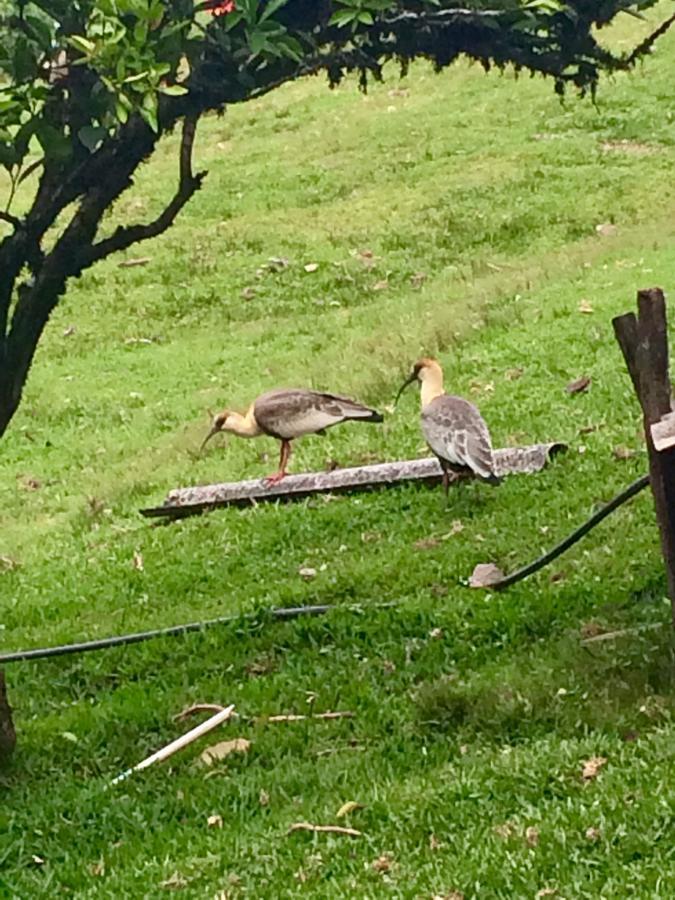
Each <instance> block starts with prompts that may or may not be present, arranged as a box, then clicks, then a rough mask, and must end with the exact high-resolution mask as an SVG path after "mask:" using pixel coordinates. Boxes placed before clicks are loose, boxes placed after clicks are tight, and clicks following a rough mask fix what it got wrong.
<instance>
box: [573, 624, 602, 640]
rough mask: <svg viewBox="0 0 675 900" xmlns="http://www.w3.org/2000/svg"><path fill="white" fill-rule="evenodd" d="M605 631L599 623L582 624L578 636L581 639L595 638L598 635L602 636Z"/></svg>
mask: <svg viewBox="0 0 675 900" xmlns="http://www.w3.org/2000/svg"><path fill="white" fill-rule="evenodd" d="M604 631H605V627H604V625H601V624H600V623H599V622H593V621H591V622H584V623H583V625H582V626H581V628H580V629H579V636H580V637H581V638H582V639H585V638H592V637H597V635H599V634H603V633H604Z"/></svg>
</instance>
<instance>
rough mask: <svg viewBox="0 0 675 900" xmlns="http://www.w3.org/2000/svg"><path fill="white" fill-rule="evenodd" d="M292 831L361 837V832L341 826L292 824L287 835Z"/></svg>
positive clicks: (308, 823) (307, 823) (305, 823)
mask: <svg viewBox="0 0 675 900" xmlns="http://www.w3.org/2000/svg"><path fill="white" fill-rule="evenodd" d="M293 831H314V832H320V833H324V832H325V833H328V834H346V835H349V836H350V837H361V836H362V834H363V832H361V831H357V830H356V828H345V827H343V826H342V825H312V824H311V822H294V823H293V824H292V825H291V826H290V827H289V829H288V834H291V832H293Z"/></svg>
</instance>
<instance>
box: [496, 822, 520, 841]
mask: <svg viewBox="0 0 675 900" xmlns="http://www.w3.org/2000/svg"><path fill="white" fill-rule="evenodd" d="M492 830H493V831H494V833H495V834H496V835H497V837H500V838H501V839H502V840H503V841H508V839H509V838H510V837H513V835H514V833H515V830H516V829H515V826H514V824H513V822H502V823H501V824H500V825H495V827H494V828H493V829H492Z"/></svg>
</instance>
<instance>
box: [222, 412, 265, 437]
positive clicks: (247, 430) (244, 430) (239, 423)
mask: <svg viewBox="0 0 675 900" xmlns="http://www.w3.org/2000/svg"><path fill="white" fill-rule="evenodd" d="M227 430H228V431H231V432H232V434H236V435H237V437H243V438H252V437H258V435H259V434H262V429H261V428H260V426H259V425H258V423H257V421H256V418H255V416H254V415H253V404H251V406H249V408H248V410H247V412H246V415H244V416H242V414H241V413H237V412H232V413H230V414H229V416H228V417H227Z"/></svg>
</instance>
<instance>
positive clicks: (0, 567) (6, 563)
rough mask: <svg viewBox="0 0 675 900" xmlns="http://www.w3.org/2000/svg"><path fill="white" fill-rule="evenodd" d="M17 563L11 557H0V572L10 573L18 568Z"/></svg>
mask: <svg viewBox="0 0 675 900" xmlns="http://www.w3.org/2000/svg"><path fill="white" fill-rule="evenodd" d="M18 566H19V563H18V562H17V561H16V560H15V559H12V557H11V556H0V571H3V572H11V571H13V570H14V569H16V568H18Z"/></svg>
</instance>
